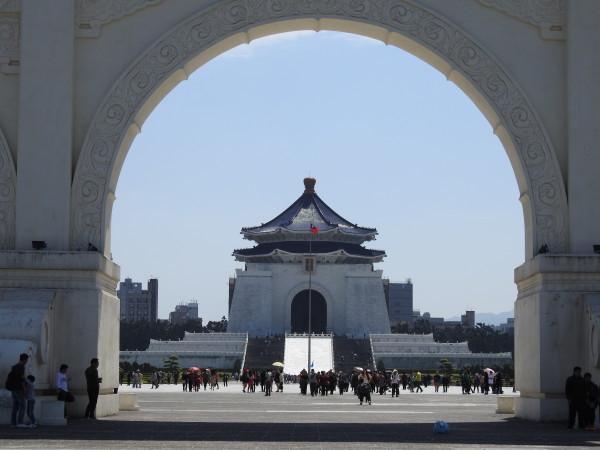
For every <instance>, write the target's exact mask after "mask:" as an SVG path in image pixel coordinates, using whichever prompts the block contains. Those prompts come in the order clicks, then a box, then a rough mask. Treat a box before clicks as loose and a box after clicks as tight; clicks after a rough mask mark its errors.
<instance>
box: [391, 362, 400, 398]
mask: <svg viewBox="0 0 600 450" xmlns="http://www.w3.org/2000/svg"><path fill="white" fill-rule="evenodd" d="M391 384H392V398H394V395H395V396H396V397H400V375H399V374H398V371H397V370H396V369H394V371H393V372H392V377H391Z"/></svg>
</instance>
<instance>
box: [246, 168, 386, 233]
mask: <svg viewBox="0 0 600 450" xmlns="http://www.w3.org/2000/svg"><path fill="white" fill-rule="evenodd" d="M316 182H317V180H316V179H315V178H311V177H307V178H305V179H304V192H303V193H302V195H301V196H300V197H299V198H298V199H296V200H295V201H294V202H293V203H292V204H291V205H290V206H288V207H287V208H286V209H285V210H284V211H283V212H282V213H281V214H279V215H277V216H276V217H275V218H273V219H271V220H270V221H268V222H266V223H263V224H261V225H259V226H255V227H244V228H242V231H241V233H242V234H244V235H245V237H246V238H248V239H253V238H254V237H258V236H264V235H269V234H274V233H278V232H281V233H284V234H287V233H290V234H292V235H299V234H300V235H301V234H305V233H310V232H311V228H312V227H313V226H315V227H317V228H318V229H319V232H330V231H334V230H335V231H339V232H340V233H343V234H345V235H353V236H356V237H363V238H364V240H371V239H374V237H375V235H377V229H376V228H366V227H360V226H358V225H357V224H355V223H352V222H350V221H349V220H346V219H345V218H343V217H342V216H340V215H339V214H338V213H336V212H335V211H334V210H333V209H332V208H331V207H330V206H328V205H327V204H326V203H325V202H324V201H323V199H321V198H320V197H319V196H318V195H317V193H316V191H315V184H316Z"/></svg>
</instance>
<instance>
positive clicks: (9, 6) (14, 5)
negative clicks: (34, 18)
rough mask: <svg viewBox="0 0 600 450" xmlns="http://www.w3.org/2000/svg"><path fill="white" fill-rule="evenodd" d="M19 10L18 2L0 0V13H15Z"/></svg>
mask: <svg viewBox="0 0 600 450" xmlns="http://www.w3.org/2000/svg"><path fill="white" fill-rule="evenodd" d="M20 9H21V1H20V0H0V13H16V12H19V11H20Z"/></svg>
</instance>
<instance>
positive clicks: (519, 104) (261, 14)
mask: <svg viewBox="0 0 600 450" xmlns="http://www.w3.org/2000/svg"><path fill="white" fill-rule="evenodd" d="M298 30H315V31H319V30H332V31H343V32H349V33H354V34H358V35H363V36H368V37H371V38H375V39H379V40H381V41H383V42H385V43H386V44H390V45H396V46H398V47H400V48H402V49H404V50H406V51H408V52H410V53H412V54H414V55H416V56H417V57H419V58H420V59H422V60H424V61H425V62H428V63H429V64H431V65H432V66H433V67H435V68H437V69H438V70H440V71H441V72H443V73H444V74H445V75H446V76H447V78H448V79H449V80H451V81H453V82H455V83H456V84H457V85H458V86H459V87H460V88H461V89H462V90H463V91H464V92H465V93H466V94H467V95H468V96H469V97H470V98H471V99H472V100H473V101H474V103H475V104H476V105H477V107H478V108H479V109H480V111H481V112H482V113H483V114H484V115H485V117H486V118H487V119H488V121H489V122H490V124H491V125H492V128H493V129H494V132H495V133H496V134H497V136H498V137H499V138H500V140H501V141H502V143H503V146H504V148H505V149H506V152H507V154H508V156H509V159H510V161H511V164H512V167H513V170H514V172H515V176H516V179H517V183H518V185H519V190H520V193H521V196H520V200H521V202H522V205H523V212H524V222H525V247H526V248H525V256H526V258H529V257H532V256H533V255H534V254H535V253H536V252H537V249H538V248H539V247H540V246H541V245H544V244H546V245H548V247H549V249H550V251H551V252H564V251H566V250H567V247H568V238H567V236H568V234H567V229H566V227H567V202H566V193H565V189H564V184H563V182H562V177H561V174H560V171H559V169H558V163H557V161H556V157H555V153H554V151H553V149H552V145H551V143H550V140H549V138H548V136H547V134H546V132H545V131H544V128H543V126H542V124H541V122H540V120H539V119H538V117H537V115H536V113H535V111H534V110H533V108H532V107H531V105H530V104H529V102H528V100H527V98H526V96H525V94H524V92H522V90H521V89H520V88H519V86H518V84H517V83H516V82H515V81H514V80H513V79H512V78H511V77H510V76H509V74H508V72H507V71H506V70H504V69H503V68H502V67H501V65H500V64H499V63H498V62H497V61H496V60H495V59H494V58H493V57H492V56H491V55H490V54H489V53H488V52H486V51H485V50H484V49H483V48H482V47H481V46H479V45H478V44H477V43H476V42H475V41H474V40H473V39H472V38H470V37H469V36H468V35H467V34H466V33H465V32H464V31H463V30H461V29H459V28H458V27H456V26H454V25H453V24H451V23H450V22H448V21H447V20H445V19H444V18H442V17H440V16H438V15H435V14H433V13H432V12H430V11H428V10H425V9H423V8H420V7H418V6H416V5H414V4H413V3H410V2H408V1H405V0H392V1H390V2H389V3H387V6H385V7H381V6H380V4H379V3H378V2H376V1H375V0H363V1H360V2H348V1H344V0H333V1H327V2H304V1H302V0H290V1H287V2H256V3H253V2H248V3H246V2H243V1H237V0H236V1H231V2H220V3H218V4H216V5H215V6H213V7H211V8H208V9H205V10H202V11H200V12H199V13H198V14H196V15H195V16H193V17H191V18H189V19H187V20H185V21H184V22H182V23H180V24H179V25H178V26H176V27H175V28H174V29H173V30H171V31H170V32H169V33H167V34H166V35H164V36H163V37H162V38H161V39H159V40H158V41H157V42H156V43H155V44H154V45H152V46H150V47H149V48H148V49H147V50H146V51H145V52H144V53H143V54H142V55H141V56H140V57H139V58H138V59H137V60H136V61H135V62H134V63H133V64H132V65H131V66H130V68H129V69H128V70H126V71H125V72H124V73H123V74H122V75H121V77H120V78H119V79H118V80H117V81H116V83H115V84H114V85H113V87H112V89H111V90H110V92H109V94H108V95H107V97H106V98H105V100H104V102H103V103H102V105H101V106H100V107H99V108H98V110H97V112H96V114H95V116H94V119H93V121H92V123H91V125H90V127H89V130H88V132H87V135H86V139H85V141H84V144H83V148H82V151H81V153H80V157H79V160H78V163H77V167H76V171H75V175H74V179H73V186H72V207H71V210H72V221H71V247H72V249H73V250H85V249H86V248H87V247H88V245H89V244H92V245H93V246H95V247H97V248H99V249H100V250H101V251H103V252H104V253H105V254H107V255H108V254H109V253H110V220H111V212H112V203H113V201H114V192H115V190H116V184H117V181H118V177H119V173H120V171H121V167H122V164H123V161H124V159H125V157H126V154H127V151H128V150H129V147H130V145H131V143H132V141H133V139H134V138H135V136H136V135H137V133H139V131H140V128H141V126H142V124H143V123H144V121H145V119H146V118H147V117H148V115H149V114H150V112H151V111H152V110H153V109H154V107H155V106H156V105H157V104H158V103H159V102H160V101H161V100H162V99H163V98H164V97H165V96H166V95H167V94H168V92H170V90H171V89H173V88H174V87H175V86H176V85H177V84H178V83H179V82H181V81H183V80H185V79H186V78H187V77H188V75H189V74H190V73H192V72H193V71H194V70H196V69H198V68H199V67H201V66H202V65H203V64H204V63H206V62H207V61H209V60H210V59H212V58H214V57H216V56H218V55H220V54H222V53H224V52H225V51H227V50H229V49H231V48H233V47H235V46H237V45H240V44H243V43H248V42H250V41H252V40H253V39H256V38H259V37H263V36H267V35H271V34H276V33H281V32H286V31H298Z"/></svg>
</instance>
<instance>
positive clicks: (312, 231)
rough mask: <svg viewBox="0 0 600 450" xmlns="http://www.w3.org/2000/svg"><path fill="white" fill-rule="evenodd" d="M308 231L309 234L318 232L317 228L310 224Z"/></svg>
mask: <svg viewBox="0 0 600 450" xmlns="http://www.w3.org/2000/svg"><path fill="white" fill-rule="evenodd" d="M310 232H311V234H317V233H318V232H319V228H318V227H315V226H314V225H311V226H310Z"/></svg>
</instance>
